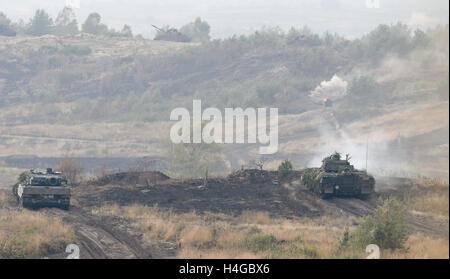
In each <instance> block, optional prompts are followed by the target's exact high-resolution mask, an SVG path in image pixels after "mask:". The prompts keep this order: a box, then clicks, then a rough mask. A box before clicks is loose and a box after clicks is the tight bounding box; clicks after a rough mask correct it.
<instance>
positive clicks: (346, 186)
mask: <svg viewBox="0 0 450 279" xmlns="http://www.w3.org/2000/svg"><path fill="white" fill-rule="evenodd" d="M349 160H350V157H349V155H348V154H347V156H346V158H345V160H342V159H341V154H339V153H338V152H335V153H334V154H332V155H330V156H328V157H325V158H324V159H323V160H322V166H321V167H320V168H308V169H305V170H303V171H302V176H301V181H302V184H303V185H305V186H306V187H307V188H308V189H309V190H311V191H312V192H314V193H316V194H318V195H320V196H321V197H322V198H330V197H332V196H347V197H360V198H367V197H368V196H370V195H371V194H372V193H374V191H375V178H374V177H373V176H372V175H370V174H368V173H367V172H366V171H365V170H357V169H355V168H354V166H353V165H351V164H350V162H349Z"/></svg>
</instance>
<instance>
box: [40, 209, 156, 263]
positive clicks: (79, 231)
mask: <svg viewBox="0 0 450 279" xmlns="http://www.w3.org/2000/svg"><path fill="white" fill-rule="evenodd" d="M40 211H42V212H44V213H45V214H47V215H49V216H57V217H61V218H62V219H63V221H64V222H66V223H68V224H70V225H71V226H72V227H73V228H74V231H75V235H76V239H77V240H76V243H74V244H76V245H78V247H79V248H80V258H81V259H92V258H94V259H98V258H100V259H133V258H152V255H151V253H150V250H149V247H144V246H143V244H142V243H141V242H140V241H139V235H136V234H133V232H132V231H131V230H129V229H127V228H126V227H125V226H124V225H123V224H121V223H119V222H118V221H117V220H114V219H111V218H101V217H97V216H93V215H91V214H90V213H89V212H86V211H84V210H82V209H80V208H78V207H71V209H70V210H69V211H64V210H60V209H56V208H44V209H41V210H40ZM65 256H66V255H63V254H58V255H53V256H50V257H54V258H61V257H65Z"/></svg>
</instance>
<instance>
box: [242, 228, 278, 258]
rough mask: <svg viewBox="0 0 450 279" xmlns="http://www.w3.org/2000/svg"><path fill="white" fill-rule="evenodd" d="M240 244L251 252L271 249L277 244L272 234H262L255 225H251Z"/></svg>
mask: <svg viewBox="0 0 450 279" xmlns="http://www.w3.org/2000/svg"><path fill="white" fill-rule="evenodd" d="M242 246H243V247H244V248H246V249H248V250H250V251H252V252H253V253H258V252H263V251H267V250H272V249H274V248H276V246H277V239H276V238H275V236H274V235H272V234H263V233H261V230H260V229H259V228H257V227H251V228H250V230H249V232H248V233H247V235H246V236H245V237H244V239H243V240H242Z"/></svg>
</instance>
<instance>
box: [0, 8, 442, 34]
mask: <svg viewBox="0 0 450 279" xmlns="http://www.w3.org/2000/svg"><path fill="white" fill-rule="evenodd" d="M78 1H79V3H80V8H79V9H76V13H77V18H78V22H83V21H84V19H85V18H86V17H87V16H88V14H89V13H91V12H94V11H95V12H98V13H100V14H101V15H102V16H103V21H104V22H105V23H106V24H108V25H109V26H111V27H114V28H116V29H119V28H121V27H122V26H123V24H125V23H127V24H129V25H131V26H132V28H133V29H134V30H135V31H136V33H137V34H142V35H143V36H144V37H146V38H153V36H154V34H155V32H156V31H155V30H154V29H153V28H152V27H151V24H155V25H157V26H162V25H170V26H173V27H176V28H179V27H181V26H182V25H183V24H185V23H186V22H189V21H192V20H194V19H195V18H196V17H201V18H202V19H204V20H206V21H208V22H209V23H210V25H211V27H212V30H211V35H212V38H226V37H230V36H232V35H234V34H236V35H241V34H246V35H248V34H250V33H252V32H254V31H256V30H260V29H261V28H263V27H275V26H279V27H281V28H282V29H284V30H289V28H291V27H292V26H295V27H300V26H303V25H308V26H310V27H311V28H312V30H313V31H314V32H317V33H319V34H321V33H323V32H325V31H330V32H331V33H338V34H340V35H342V36H345V37H347V38H355V37H359V36H361V35H363V34H365V33H368V32H369V31H371V30H372V29H374V28H375V27H376V26H377V25H378V24H382V23H384V24H391V23H397V22H399V21H401V22H404V23H406V24H409V25H411V26H412V27H414V28H421V29H423V30H426V29H427V28H431V27H434V26H436V25H437V24H447V23H448V13H449V3H448V1H445V0H431V1H423V0H395V1H388V0H378V1H379V3H380V5H379V8H377V9H376V8H372V9H371V8H368V7H367V5H366V0H278V1H275V0H245V1H239V0H216V1H209V0H186V1H176V0H151V1H146V0H78ZM373 2H376V1H373ZM65 3H66V0H56V1H54V0H40V1H34V0H16V1H8V0H1V1H0V10H1V11H3V12H5V13H7V14H8V15H9V16H10V17H11V18H12V19H13V20H14V21H17V20H19V19H23V20H25V21H27V20H28V19H29V18H31V17H32V16H33V15H34V11H35V10H36V9H45V10H46V11H48V12H49V14H50V15H51V16H53V17H56V15H57V14H58V11H59V10H61V8H62V7H63V6H64V5H65ZM355 22H358V23H357V24H355Z"/></svg>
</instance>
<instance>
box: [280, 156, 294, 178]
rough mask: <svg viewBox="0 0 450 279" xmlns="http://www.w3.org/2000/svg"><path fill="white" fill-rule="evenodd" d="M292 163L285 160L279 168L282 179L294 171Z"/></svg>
mask: <svg viewBox="0 0 450 279" xmlns="http://www.w3.org/2000/svg"><path fill="white" fill-rule="evenodd" d="M293 169H294V168H293V167H292V163H291V161H289V160H285V161H284V162H282V163H281V165H280V166H279V167H278V172H279V174H280V175H281V177H286V176H288V175H289V174H291V173H292V171H293Z"/></svg>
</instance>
